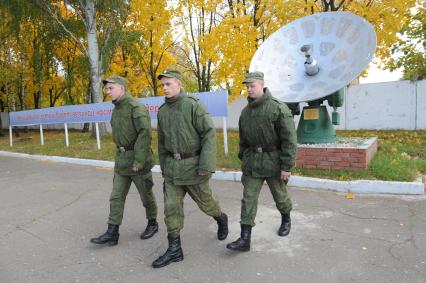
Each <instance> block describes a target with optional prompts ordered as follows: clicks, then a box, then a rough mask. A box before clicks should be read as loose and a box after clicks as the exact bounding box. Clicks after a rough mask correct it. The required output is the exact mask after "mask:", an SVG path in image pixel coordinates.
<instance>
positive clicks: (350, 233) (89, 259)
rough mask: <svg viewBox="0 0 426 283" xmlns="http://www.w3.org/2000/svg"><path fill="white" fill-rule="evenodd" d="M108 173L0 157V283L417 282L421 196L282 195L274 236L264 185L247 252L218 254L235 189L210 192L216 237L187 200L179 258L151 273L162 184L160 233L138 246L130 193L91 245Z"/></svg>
mask: <svg viewBox="0 0 426 283" xmlns="http://www.w3.org/2000/svg"><path fill="white" fill-rule="evenodd" d="M112 176H113V172H112V170H111V169H105V168H96V167H90V166H82V165H72V164H63V163H52V162H42V161H36V160H30V159H21V158H14V157H0V196H1V198H0V199H1V201H0V211H1V213H0V281H1V282H425V280H426V225H425V224H426V197H425V196H409V197H408V196H383V195H381V196H378V195H377V196H374V195H355V198H354V199H346V198H345V195H344V194H339V193H333V192H324V191H311V190H307V189H302V188H290V193H291V196H292V199H293V203H294V211H293V213H292V220H293V221H292V225H293V229H292V232H291V234H290V235H289V236H288V237H286V238H281V237H278V236H277V235H276V230H277V228H278V226H279V223H280V215H279V213H278V211H277V210H276V208H275V205H274V202H273V200H272V197H271V195H270V192H269V190H268V189H267V187H265V190H263V191H262V193H261V196H260V200H259V209H258V216H257V219H256V222H257V225H256V226H255V227H254V228H253V233H252V250H251V251H250V252H248V253H235V252H232V251H229V250H227V249H226V248H225V246H226V243H228V242H230V241H234V240H235V239H236V238H237V237H238V235H239V223H238V221H239V211H240V199H241V196H242V186H241V184H240V183H238V182H229V181H218V180H214V181H212V182H211V184H212V188H213V192H214V195H215V196H216V197H217V198H218V199H219V202H220V204H221V206H222V208H223V210H224V211H225V212H226V213H228V215H229V220H230V234H229V236H228V239H227V240H225V241H223V242H220V241H218V240H216V223H215V221H214V220H213V219H211V218H209V217H207V216H206V215H204V214H203V213H202V212H201V211H200V210H199V209H198V208H197V206H196V205H195V203H194V202H193V201H192V200H191V199H190V198H189V196H187V198H186V200H185V216H186V218H185V228H184V230H183V232H182V245H183V250H184V255H185V260H184V261H183V262H180V263H174V264H171V265H170V266H167V267H165V268H161V269H158V270H157V269H153V268H151V262H152V261H153V260H155V259H156V258H157V257H158V256H159V255H161V254H162V253H163V252H164V251H165V249H166V248H167V240H166V228H165V225H164V222H163V213H162V211H163V201H162V178H161V176H160V175H158V174H154V182H155V194H156V196H157V201H158V205H159V222H160V231H159V233H158V234H156V235H155V236H154V237H153V238H152V239H149V240H144V241H142V240H140V239H139V233H140V232H141V230H142V229H143V228H144V226H145V224H146V221H145V219H144V218H145V213H144V211H143V207H142V205H141V202H140V200H139V196H138V194H137V192H136V190H135V189H134V188H132V189H131V191H130V193H129V195H128V198H127V203H126V210H125V215H124V221H123V225H122V226H121V227H120V234H121V235H120V241H119V244H118V246H115V247H107V246H105V247H99V246H95V245H93V244H91V243H89V239H90V238H91V237H94V236H98V235H99V234H101V233H103V232H104V230H105V228H106V219H107V215H108V209H109V204H108V198H109V193H110V191H111V184H112Z"/></svg>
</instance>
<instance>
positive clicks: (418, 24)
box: [387, 1, 426, 81]
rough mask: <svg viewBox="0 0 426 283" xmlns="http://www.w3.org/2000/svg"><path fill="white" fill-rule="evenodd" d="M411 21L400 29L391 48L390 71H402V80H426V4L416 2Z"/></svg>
mask: <svg viewBox="0 0 426 283" xmlns="http://www.w3.org/2000/svg"><path fill="white" fill-rule="evenodd" d="M415 10H416V12H414V15H413V16H412V20H411V21H410V22H407V23H406V24H405V25H404V27H403V28H402V30H401V32H400V34H401V36H400V40H399V42H398V43H396V44H395V45H394V46H393V47H392V49H391V50H392V54H394V57H393V58H391V59H390V60H389V62H388V65H387V66H388V68H389V69H390V70H396V69H399V68H402V69H403V79H406V80H412V81H415V80H424V79H426V2H424V1H418V5H417V8H416V9H415Z"/></svg>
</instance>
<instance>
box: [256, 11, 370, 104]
mask: <svg viewBox="0 0 426 283" xmlns="http://www.w3.org/2000/svg"><path fill="white" fill-rule="evenodd" d="M303 45H310V46H311V52H310V53H311V55H312V57H313V58H314V59H315V60H317V62H318V65H319V68H320V70H319V72H318V74H316V75H314V76H308V75H307V74H306V73H305V67H304V62H305V56H304V54H303V53H302V52H301V51H300V48H301V47H302V46H303ZM375 49H376V33H375V31H374V28H373V26H372V25H371V24H370V23H369V22H367V21H366V20H365V19H364V18H362V17H359V16H356V15H354V14H352V13H348V12H324V13H318V14H313V15H310V16H306V17H303V18H300V19H298V20H295V21H293V22H291V23H289V24H288V25H285V26H283V27H282V28H280V29H279V30H277V31H276V32H275V33H273V34H272V35H271V36H270V37H268V39H267V40H266V41H265V42H264V43H263V44H262V45H261V46H260V47H259V49H258V50H257V51H256V53H255V54H254V56H253V58H252V60H251V64H250V71H251V72H252V71H261V72H263V73H264V74H265V86H267V87H268V88H269V89H270V90H271V92H272V95H273V96H274V97H276V98H278V99H280V100H281V101H284V102H301V101H311V100H315V99H319V98H322V97H324V96H327V95H329V94H331V93H333V92H335V91H337V90H339V89H341V88H343V87H344V86H346V85H347V84H348V83H350V82H351V81H352V80H354V79H355V78H356V77H357V76H358V75H359V74H360V73H361V72H362V71H363V70H364V69H365V68H366V67H367V66H368V64H369V63H370V61H371V60H372V58H373V56H374V51H375Z"/></svg>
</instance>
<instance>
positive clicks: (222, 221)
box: [214, 212, 228, 241]
mask: <svg viewBox="0 0 426 283" xmlns="http://www.w3.org/2000/svg"><path fill="white" fill-rule="evenodd" d="M214 219H215V220H216V221H217V226H218V227H217V238H218V239H219V240H220V241H223V240H225V239H226V237H227V236H228V215H226V214H225V213H223V212H222V214H221V215H220V216H219V217H214Z"/></svg>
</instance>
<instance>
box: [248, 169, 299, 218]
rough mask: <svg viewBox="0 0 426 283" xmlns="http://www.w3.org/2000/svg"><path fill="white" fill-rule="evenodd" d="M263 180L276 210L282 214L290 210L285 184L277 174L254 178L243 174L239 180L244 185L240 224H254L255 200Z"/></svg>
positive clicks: (289, 200) (290, 204)
mask: <svg viewBox="0 0 426 283" xmlns="http://www.w3.org/2000/svg"><path fill="white" fill-rule="evenodd" d="M265 180H266V183H267V184H268V186H269V189H270V190H271V193H272V197H273V198H274V201H275V205H276V206H277V208H278V210H279V211H280V212H281V213H282V214H284V213H288V212H290V211H291V209H292V203H291V199H290V196H289V195H288V193H287V185H286V184H285V183H284V181H282V180H281V178H280V177H279V176H276V177H265V178H254V177H252V176H248V175H243V176H242V178H241V182H242V183H243V186H244V193H243V199H242V200H241V224H246V225H250V226H254V225H255V222H254V219H255V218H256V213H257V202H258V199H259V193H260V190H261V188H262V186H263V183H264V182H265Z"/></svg>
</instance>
